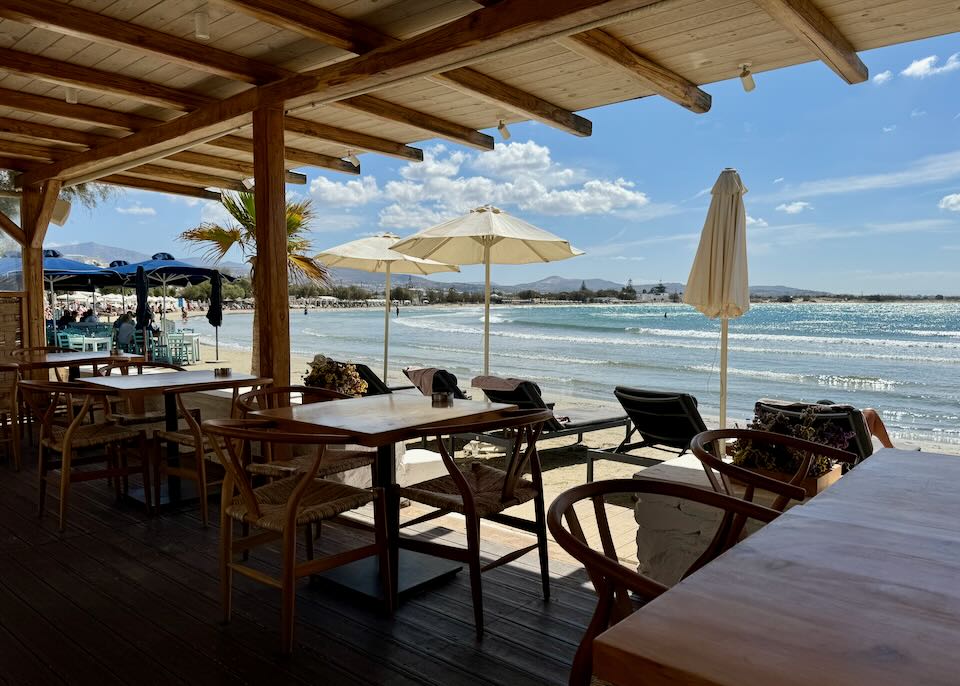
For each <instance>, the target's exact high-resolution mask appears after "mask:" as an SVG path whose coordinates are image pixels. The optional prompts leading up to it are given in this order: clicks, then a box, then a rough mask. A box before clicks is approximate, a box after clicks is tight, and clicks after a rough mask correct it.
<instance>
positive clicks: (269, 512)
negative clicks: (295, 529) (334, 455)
mask: <svg viewBox="0 0 960 686" xmlns="http://www.w3.org/2000/svg"><path fill="white" fill-rule="evenodd" d="M299 481H300V477H292V478H289V479H280V480H278V481H274V482H273V483H269V484H267V485H266V486H260V487H259V488H255V489H254V491H253V493H254V495H255V496H256V498H257V502H258V503H259V504H260V514H261V517H260V518H259V519H257V518H254V517H253V516H252V515H251V514H250V512H249V511H248V509H247V506H246V505H244V503H243V501H242V499H241V498H240V497H239V496H238V497H237V498H234V501H233V504H232V505H230V506H229V507H228V508H227V515H228V516H229V517H232V518H233V519H235V520H237V521H239V522H247V523H248V524H252V525H253V526H256V527H258V528H261V529H267V530H269V531H279V532H282V531H283V529H284V522H285V521H286V516H285V512H286V508H287V506H286V503H287V501H288V500H289V499H290V494H291V493H292V492H293V489H294V488H295V487H296V485H297V484H298V483H299ZM373 498H374V496H373V492H372V491H367V490H364V489H362V488H355V487H353V486H347V485H346V484H338V483H334V482H333V481H324V480H322V479H316V480H314V481H312V482H310V485H309V486H308V487H307V492H306V493H305V494H304V496H303V500H301V501H300V507H299V509H298V511H297V520H296V522H297V525H298V526H300V525H303V524H309V523H311V522H319V521H322V520H324V519H331V518H333V517H336V516H337V515H339V514H342V513H344V512H347V511H348V510H353V509H356V508H358V507H362V506H364V505H366V504H367V503H370V502H373Z"/></svg>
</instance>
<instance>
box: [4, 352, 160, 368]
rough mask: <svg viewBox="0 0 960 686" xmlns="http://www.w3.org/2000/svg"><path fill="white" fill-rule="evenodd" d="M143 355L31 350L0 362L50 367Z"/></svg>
mask: <svg viewBox="0 0 960 686" xmlns="http://www.w3.org/2000/svg"><path fill="white" fill-rule="evenodd" d="M143 360H144V358H143V355H133V354H130V353H111V352H110V351H109V350H101V351H99V352H98V351H92V350H88V351H82V350H75V351H73V352H69V353H48V352H33V353H30V354H29V355H24V356H22V357H20V356H14V355H9V356H8V355H5V356H3V358H2V360H0V361H2V362H13V363H15V364H18V365H20V367H21V368H23V369H44V368H46V369H50V368H53V367H73V366H77V365H82V364H110V363H112V362H130V363H136V362H143Z"/></svg>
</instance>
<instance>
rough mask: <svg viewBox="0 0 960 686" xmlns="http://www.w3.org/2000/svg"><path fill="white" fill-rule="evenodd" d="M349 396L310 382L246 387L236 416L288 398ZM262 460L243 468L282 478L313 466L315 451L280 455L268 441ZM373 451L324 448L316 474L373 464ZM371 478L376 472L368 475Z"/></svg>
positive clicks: (321, 399)
mask: <svg viewBox="0 0 960 686" xmlns="http://www.w3.org/2000/svg"><path fill="white" fill-rule="evenodd" d="M349 397H350V396H348V395H344V394H342V393H337V392H336V391H331V390H327V389H325V388H316V387H313V386H268V387H265V388H260V389H257V390H253V391H248V392H247V393H244V394H243V395H241V396H239V397H238V398H237V402H236V405H237V410H238V416H239V417H241V418H247V417H248V416H249V414H250V413H251V412H254V411H256V410H266V409H274V408H277V407H290V404H291V402H293V401H294V400H296V399H299V400H300V402H301V403H303V404H305V405H306V404H310V403H319V402H329V401H331V400H342V399H344V398H349ZM261 457H262V458H263V461H262V462H251V463H250V464H249V465H248V466H247V471H249V472H250V473H251V474H259V475H261V476H268V477H272V478H284V477H288V476H291V475H292V474H294V473H299V472H304V471H307V470H308V469H312V468H313V463H314V462H315V458H316V455H315V454H313V451H308V452H307V453H306V454H303V455H294V456H292V457H291V456H283V459H278V457H280V456H276V455H274V454H273V451H272V450H271V449H270V445H269V444H267V445H265V446H263V450H262V451H261ZM376 457H377V453H376V451H375V450H328V451H327V453H326V458H325V459H324V461H323V464H322V465H321V466H320V467H319V469H318V471H317V476H319V477H325V476H330V475H332V474H339V473H342V472H346V471H349V470H351V469H358V468H362V467H370V468H371V470H373V468H374V467H375V466H376ZM372 477H373V479H374V482H375V481H376V475H375V474H374V475H372Z"/></svg>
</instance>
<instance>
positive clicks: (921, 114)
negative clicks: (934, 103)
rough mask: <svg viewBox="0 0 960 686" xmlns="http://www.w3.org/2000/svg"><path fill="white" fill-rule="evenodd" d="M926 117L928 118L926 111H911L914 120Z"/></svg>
mask: <svg viewBox="0 0 960 686" xmlns="http://www.w3.org/2000/svg"><path fill="white" fill-rule="evenodd" d="M926 116H927V111H926V110H917V109H914V110H910V117H911V118H912V119H919V118H920V117H926Z"/></svg>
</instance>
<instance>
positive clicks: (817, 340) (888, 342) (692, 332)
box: [625, 326, 960, 350]
mask: <svg viewBox="0 0 960 686" xmlns="http://www.w3.org/2000/svg"><path fill="white" fill-rule="evenodd" d="M625 331H627V332H629V333H636V334H641V335H644V336H656V337H663V338H684V339H690V338H697V339H716V338H717V335H718V332H717V331H703V330H698V329H682V330H681V329H653V328H646V327H639V326H630V327H627V328H626V329H625ZM729 337H730V340H732V341H754V342H759V341H764V342H777V343H793V344H802V345H814V346H823V345H831V346H833V345H838V346H842V345H847V346H858V347H859V346H871V347H883V348H887V347H890V348H900V347H906V348H929V349H937V348H943V349H949V350H960V343H939V342H937V343H933V342H928V341H910V340H899V339H896V338H847V337H843V336H800V335H795V334H764V333H738V332H735V331H731V332H730V336H729Z"/></svg>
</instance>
